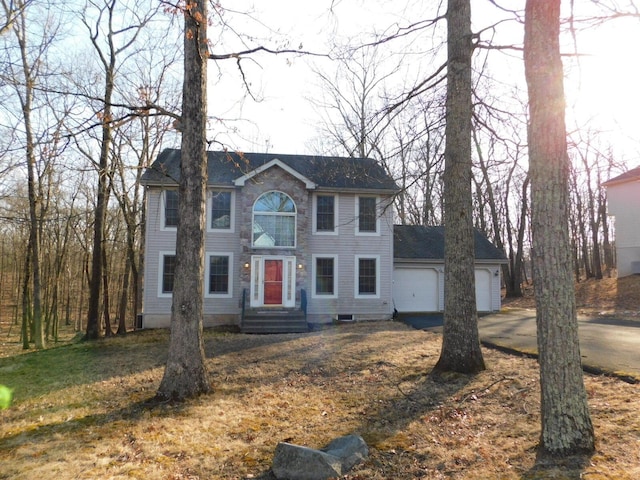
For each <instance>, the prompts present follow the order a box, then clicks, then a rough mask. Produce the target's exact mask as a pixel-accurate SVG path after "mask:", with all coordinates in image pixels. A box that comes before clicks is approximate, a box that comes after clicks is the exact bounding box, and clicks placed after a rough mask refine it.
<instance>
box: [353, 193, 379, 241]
mask: <svg viewBox="0 0 640 480" xmlns="http://www.w3.org/2000/svg"><path fill="white" fill-rule="evenodd" d="M357 204H358V209H357V215H358V233H365V234H367V233H377V232H378V212H377V209H376V204H377V201H376V197H358V201H357Z"/></svg>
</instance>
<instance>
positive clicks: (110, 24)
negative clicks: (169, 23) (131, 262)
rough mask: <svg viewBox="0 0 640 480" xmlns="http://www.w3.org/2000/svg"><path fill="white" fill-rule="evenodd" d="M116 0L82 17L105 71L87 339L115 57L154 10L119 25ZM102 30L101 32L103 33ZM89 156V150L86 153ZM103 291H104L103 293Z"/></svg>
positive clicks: (131, 9)
mask: <svg viewBox="0 0 640 480" xmlns="http://www.w3.org/2000/svg"><path fill="white" fill-rule="evenodd" d="M117 7H118V2H117V0H97V1H95V2H89V4H88V5H87V8H86V9H85V11H84V13H83V15H82V17H81V20H82V23H83V24H84V26H85V28H86V29H87V31H88V33H89V38H90V40H91V44H92V46H93V48H94V51H95V53H96V56H97V58H98V60H99V63H100V66H101V68H102V70H103V74H104V86H103V87H104V88H103V92H102V95H101V97H100V101H101V103H102V108H101V110H100V112H99V113H98V119H99V123H100V128H101V138H100V140H99V144H100V154H99V160H98V162H97V165H96V168H97V171H98V189H97V195H96V206H95V220H94V235H93V248H92V258H91V280H90V283H89V311H88V315H87V330H86V334H85V338H86V339H95V338H98V337H100V334H101V333H100V321H99V319H100V313H99V312H100V303H101V295H100V294H101V283H103V281H104V279H103V266H104V258H103V253H102V249H103V246H104V243H103V242H104V223H105V216H106V211H107V206H108V197H109V190H110V182H109V179H110V178H111V176H112V168H113V166H112V165H111V164H110V162H109V158H110V154H111V147H112V141H113V129H114V115H115V112H114V101H115V98H114V97H115V91H116V74H117V71H118V57H119V56H121V55H123V54H124V53H125V52H126V51H127V50H129V49H131V48H132V47H133V46H134V45H135V44H136V40H137V39H138V35H139V34H140V32H141V31H142V29H143V28H144V27H145V25H147V24H148V23H149V21H150V20H151V18H153V15H154V13H155V11H154V10H153V9H152V10H147V9H145V8H137V6H136V5H129V6H128V7H127V8H126V9H125V12H124V16H125V18H126V21H127V23H126V25H124V26H122V25H120V24H119V22H120V19H119V17H120V16H121V15H123V13H122V12H118V9H117ZM103 32H104V33H103ZM86 154H87V156H88V157H89V158H91V152H87V153H86ZM105 293H106V292H105Z"/></svg>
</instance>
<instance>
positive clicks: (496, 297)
mask: <svg viewBox="0 0 640 480" xmlns="http://www.w3.org/2000/svg"><path fill="white" fill-rule="evenodd" d="M474 240H475V242H474V243H475V285H476V305H477V309H478V311H479V312H492V311H498V310H500V305H501V294H500V289H501V280H500V268H501V265H502V264H505V263H507V259H506V257H505V256H504V254H503V253H502V252H501V251H500V250H498V249H497V248H496V247H495V246H494V245H493V244H492V243H491V242H490V241H489V240H488V239H487V238H486V237H485V236H484V235H482V234H481V233H480V232H478V231H477V230H476V231H475V238H474ZM393 256H394V272H393V300H394V304H395V308H396V309H397V310H398V312H439V311H442V310H444V227H426V226H422V225H396V227H395V231H394V247H393Z"/></svg>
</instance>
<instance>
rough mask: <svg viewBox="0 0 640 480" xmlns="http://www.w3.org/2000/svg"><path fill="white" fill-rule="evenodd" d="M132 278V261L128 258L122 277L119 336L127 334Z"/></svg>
mask: <svg viewBox="0 0 640 480" xmlns="http://www.w3.org/2000/svg"><path fill="white" fill-rule="evenodd" d="M130 278H131V261H130V259H129V257H128V256H127V258H126V260H125V264H124V274H123V275H122V293H121V294H120V305H119V306H118V331H117V332H116V333H117V334H118V335H125V334H126V333H127V322H126V318H127V303H128V299H129V280H130Z"/></svg>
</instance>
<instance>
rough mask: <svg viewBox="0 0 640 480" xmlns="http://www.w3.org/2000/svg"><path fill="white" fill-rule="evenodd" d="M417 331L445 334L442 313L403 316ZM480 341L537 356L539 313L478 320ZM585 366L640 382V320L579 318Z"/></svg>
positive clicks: (513, 313)
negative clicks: (537, 316)
mask: <svg viewBox="0 0 640 480" xmlns="http://www.w3.org/2000/svg"><path fill="white" fill-rule="evenodd" d="M399 319H400V320H401V321H403V322H405V323H407V324H409V325H411V326H413V327H414V328H417V329H420V330H430V331H439V332H442V320H443V316H442V314H433V315H431V314H401V315H400V317H399ZM478 329H479V332H480V341H481V342H482V343H483V344H485V345H487V346H492V347H497V348H501V349H505V350H512V351H517V352H521V353H527V354H531V355H536V354H537V352H538V345H537V340H536V312H535V310H533V309H504V310H503V311H501V312H499V313H492V314H489V315H482V316H480V318H479V319H478ZM578 335H579V337H580V351H581V354H582V364H583V366H584V368H585V370H587V371H590V372H604V373H609V374H615V375H618V376H621V377H623V378H625V379H628V380H631V381H636V382H638V381H640V320H638V321H629V320H623V319H616V318H615V317H609V316H598V317H586V316H582V315H581V316H578Z"/></svg>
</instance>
